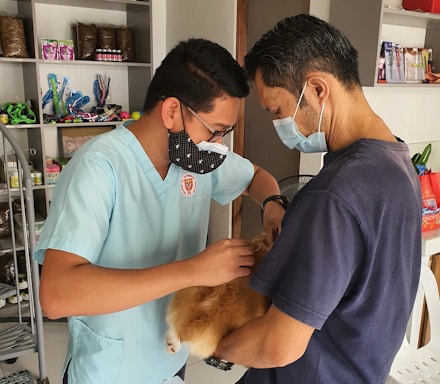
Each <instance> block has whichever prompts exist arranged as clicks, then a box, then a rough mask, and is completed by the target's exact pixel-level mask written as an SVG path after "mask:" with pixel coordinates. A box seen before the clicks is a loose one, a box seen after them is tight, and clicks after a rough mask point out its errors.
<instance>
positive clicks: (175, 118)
mask: <svg viewBox="0 0 440 384" xmlns="http://www.w3.org/2000/svg"><path fill="white" fill-rule="evenodd" d="M180 111H181V109H180V101H179V99H177V98H176V97H167V98H166V99H165V100H164V101H163V102H162V109H161V116H162V121H163V124H164V125H165V127H166V128H167V129H171V128H173V127H174V126H175V125H176V123H177V124H179V126H181V125H182V123H181V121H182V114H181V113H180Z"/></svg>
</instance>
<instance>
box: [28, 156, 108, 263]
mask: <svg viewBox="0 0 440 384" xmlns="http://www.w3.org/2000/svg"><path fill="white" fill-rule="evenodd" d="M114 183H115V181H114V177H113V176H112V168H111V165H110V163H109V162H108V161H107V160H106V159H104V158H101V159H100V158H99V157H92V156H89V154H88V153H86V154H83V155H82V156H76V157H74V158H73V159H72V160H70V162H69V164H68V165H67V166H66V167H65V169H63V172H62V173H61V174H60V177H59V179H58V180H57V184H56V187H55V191H54V196H53V199H52V202H51V206H50V210H49V214H48V217H47V219H46V222H45V224H44V226H43V229H42V233H41V236H40V239H39V241H38V243H37V245H36V249H35V252H34V258H35V260H36V261H37V262H39V263H43V259H44V253H45V251H46V249H49V248H51V249H57V250H62V251H65V252H70V253H75V254H77V255H80V256H82V257H84V258H86V259H87V260H89V261H90V262H94V261H96V260H97V258H98V255H99V252H100V250H101V249H102V245H103V243H104V241H105V237H106V234H107V231H108V225H109V224H108V223H109V218H110V217H111V213H112V207H113V203H114V194H115V192H114V191H115V187H114Z"/></svg>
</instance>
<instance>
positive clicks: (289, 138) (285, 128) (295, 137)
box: [273, 83, 327, 153]
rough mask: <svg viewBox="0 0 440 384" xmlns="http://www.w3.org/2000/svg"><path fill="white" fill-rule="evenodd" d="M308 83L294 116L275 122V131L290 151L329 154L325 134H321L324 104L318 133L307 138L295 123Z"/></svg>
mask: <svg viewBox="0 0 440 384" xmlns="http://www.w3.org/2000/svg"><path fill="white" fill-rule="evenodd" d="M306 87H307V83H305V84H304V87H303V89H302V91H301V95H300V96H299V99H298V103H297V104H296V108H295V112H294V113H293V116H288V117H285V118H284V119H277V120H273V125H274V127H275V131H276V132H277V134H278V136H279V138H280V140H281V141H282V142H283V144H284V145H285V146H286V147H288V148H290V149H293V148H295V149H297V150H298V151H301V152H306V153H312V152H327V143H326V142H325V136H324V132H321V123H322V115H323V113H324V107H325V103H323V104H322V108H321V113H320V115H319V122H318V132H315V133H312V134H311V135H309V136H307V137H305V136H304V135H303V134H302V133H301V132H300V131H299V129H298V125H297V124H296V121H295V116H296V113H297V112H298V108H299V104H300V103H301V100H302V98H303V96H304V91H305V90H306Z"/></svg>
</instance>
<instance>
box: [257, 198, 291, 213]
mask: <svg viewBox="0 0 440 384" xmlns="http://www.w3.org/2000/svg"><path fill="white" fill-rule="evenodd" d="M269 201H276V202H277V203H278V204H281V206H282V207H283V208H284V209H287V207H288V206H289V200H288V199H287V197H286V196H283V195H272V196H269V197H266V198H265V199H264V201H263V204H261V208H262V209H263V210H264V207H265V205H266V204H267V203H268V202H269Z"/></svg>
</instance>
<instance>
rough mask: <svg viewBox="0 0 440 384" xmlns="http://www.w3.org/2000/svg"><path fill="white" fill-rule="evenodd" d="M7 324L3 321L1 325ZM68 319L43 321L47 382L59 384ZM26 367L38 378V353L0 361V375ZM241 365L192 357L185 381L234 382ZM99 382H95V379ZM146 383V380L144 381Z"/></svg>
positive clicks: (241, 370) (190, 382)
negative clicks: (225, 367)
mask: <svg viewBox="0 0 440 384" xmlns="http://www.w3.org/2000/svg"><path fill="white" fill-rule="evenodd" d="M3 326H6V324H2V327H3ZM67 340H68V332H67V323H64V322H44V341H45V342H44V344H45V354H46V356H45V360H46V361H45V362H46V364H45V367H46V376H47V377H48V379H49V381H50V384H61V383H62V381H61V370H62V368H63V363H64V357H65V353H66V348H67ZM25 369H26V370H28V371H29V372H30V373H31V374H32V375H33V376H34V377H35V378H39V375H40V372H39V368H38V354H36V353H34V354H27V355H23V356H20V357H19V358H18V359H17V361H16V362H15V363H13V364H7V363H6V362H1V363H0V377H5V376H8V375H10V374H12V373H14V372H18V371H21V370H25ZM244 371H245V369H244V368H243V367H239V366H235V367H233V368H232V370H231V371H228V372H223V371H220V370H219V369H217V368H213V367H210V366H208V365H206V364H205V362H204V361H200V360H198V359H194V358H191V357H190V359H189V361H188V366H187V370H186V379H185V383H186V384H202V383H203V384H206V383H209V384H233V383H235V382H236V381H237V380H238V379H239V378H240V377H241V376H242V374H243V372H244ZM97 384H98V383H97ZM145 384H148V383H145Z"/></svg>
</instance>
